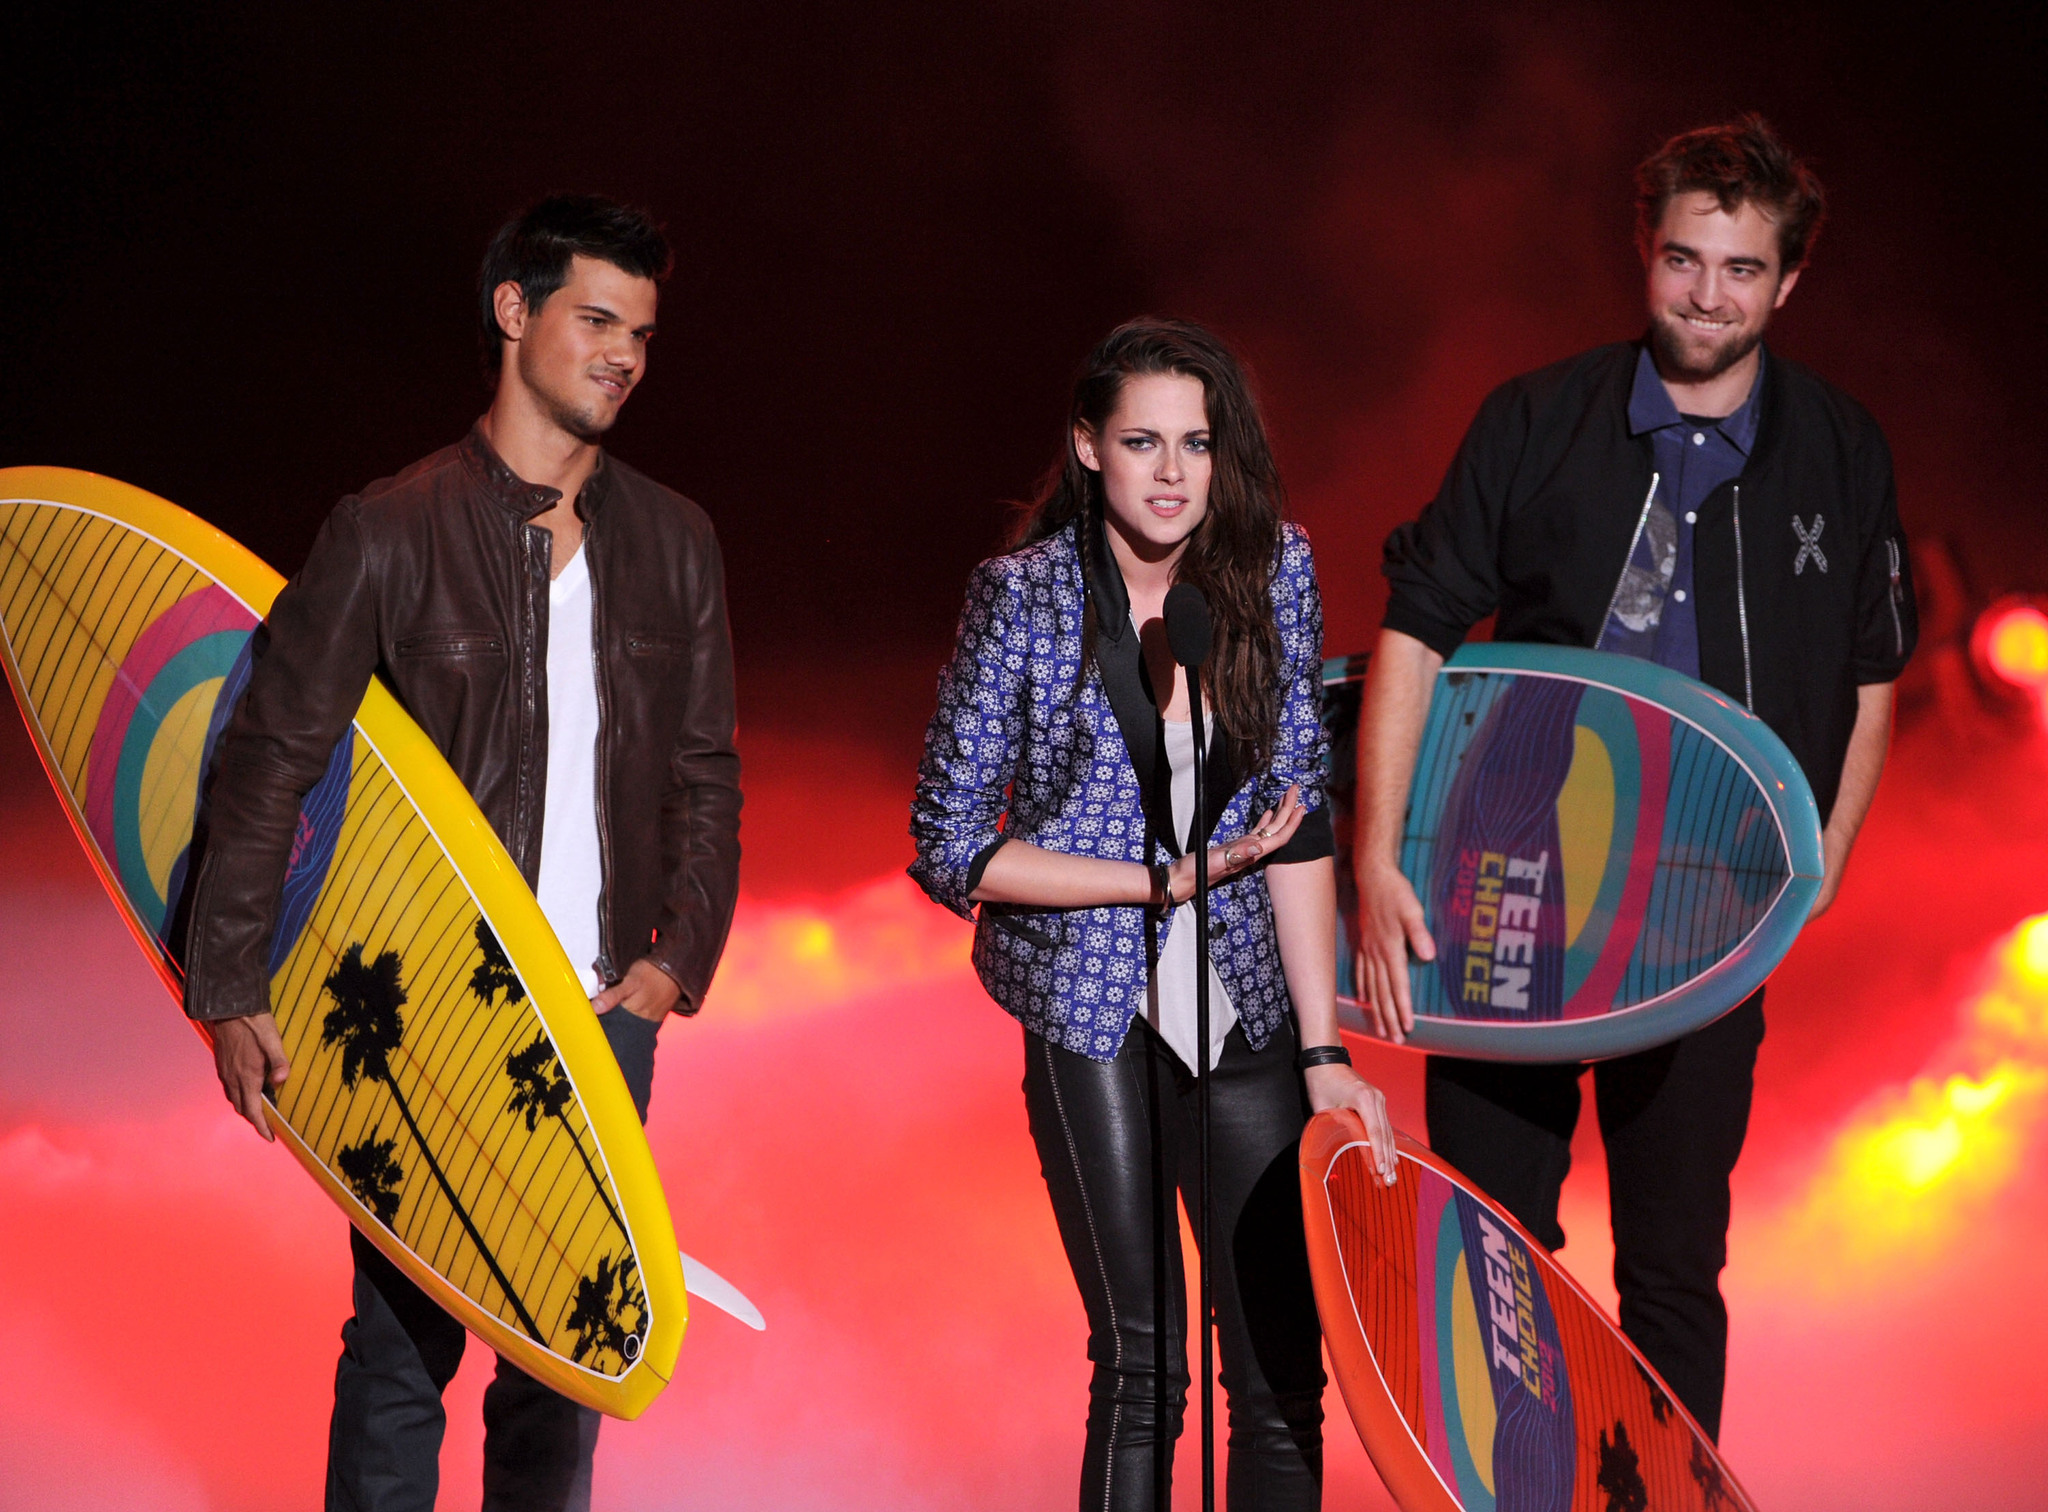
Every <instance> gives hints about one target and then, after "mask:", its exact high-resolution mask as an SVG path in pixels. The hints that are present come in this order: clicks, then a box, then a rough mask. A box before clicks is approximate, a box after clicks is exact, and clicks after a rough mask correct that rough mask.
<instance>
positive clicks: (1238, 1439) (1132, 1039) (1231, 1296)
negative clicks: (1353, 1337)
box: [1024, 1019, 1324, 1512]
mask: <svg viewBox="0 0 2048 1512" xmlns="http://www.w3.org/2000/svg"><path fill="white" fill-rule="evenodd" d="M1295 1048H1296V1042H1295V1036H1294V1031H1293V1028H1292V1026H1291V1025H1289V1026H1283V1027H1282V1029H1281V1030H1280V1032H1278V1033H1277V1034H1275V1036H1274V1037H1273V1040H1272V1042H1271V1043H1269V1044H1268V1045H1267V1046H1266V1048H1265V1049H1263V1050H1260V1051H1257V1052H1254V1051H1253V1050H1252V1048H1251V1046H1250V1044H1249V1043H1247V1041H1246V1040H1245V1037H1244V1030H1243V1028H1242V1026H1239V1027H1236V1028H1233V1029H1232V1030H1231V1031H1230V1037H1229V1039H1228V1040H1227V1041H1226V1042H1225V1045H1224V1049H1223V1056H1222V1060H1221V1062H1220V1063H1219V1064H1218V1066H1217V1067H1216V1070H1215V1072H1214V1074H1213V1081H1212V1085H1211V1088H1210V1117H1211V1132H1210V1151H1211V1160H1212V1164H1213V1170H1212V1174H1211V1183H1212V1197H1213V1200H1214V1202H1215V1213H1214V1216H1213V1219H1212V1227H1213V1233H1212V1236H1211V1237H1212V1242H1213V1248H1214V1253H1213V1254H1212V1256H1211V1261H1210V1272H1211V1276H1212V1278H1213V1286H1214V1291H1215V1302H1216V1314H1217V1334H1218V1344H1219V1347H1220V1351H1221V1356H1222V1377H1223V1389H1224V1392H1225V1394H1226V1397H1227V1399H1228V1402H1229V1424H1230V1438H1229V1451H1230V1459H1229V1472H1228V1479H1227V1482H1226V1486H1227V1491H1228V1496H1229V1506H1230V1508H1231V1512H1256V1509H1297V1508H1299V1509H1312V1508H1315V1507H1318V1506H1320V1505H1321V1502H1322V1474H1323V1448H1322V1445H1323V1438H1322V1422H1323V1386H1324V1376H1323V1364H1322V1332H1321V1328H1320V1325H1319V1324H1318V1321H1317V1317H1316V1304H1315V1293H1314V1290H1313V1287H1312V1284H1311V1282H1310V1279H1309V1270H1308V1252H1307V1248H1306V1245H1305V1243H1304V1241H1303V1238H1302V1220H1301V1179H1300V1175H1299V1173H1298V1169H1297V1167H1298V1153H1297V1152H1298V1147H1299V1144H1300V1140H1301V1130H1302V1126H1303V1124H1304V1123H1305V1122H1306V1121H1307V1114H1308V1107H1307V1102H1306V1098H1305V1096H1304V1093H1303V1090H1302V1084H1301V1077H1300V1074H1299V1073H1298V1072H1297V1071H1296V1070H1295V1066H1294V1056H1295ZM1195 1085H1196V1079H1195V1078H1194V1077H1193V1076H1192V1075H1191V1074H1190V1073H1189V1071H1188V1069H1187V1068H1186V1067H1185V1066H1184V1065H1182V1064H1181V1062H1180V1059H1179V1057H1177V1056H1176V1055H1175V1054H1174V1053H1173V1051H1171V1050H1170V1049H1168V1048H1167V1046H1166V1044H1165V1042H1164V1041H1163V1040H1161V1039H1160V1038H1159V1036H1158V1035H1157V1034H1156V1033H1155V1032H1154V1031H1153V1030H1152V1028H1151V1026H1150V1025H1149V1024H1147V1023H1145V1022H1144V1020H1142V1019H1138V1020H1134V1021H1133V1022H1132V1025H1131V1029H1130V1033H1129V1034H1128V1036H1127V1037H1126V1038H1125V1040H1124V1044H1123V1048H1122V1049H1121V1050H1119V1051H1118V1052H1117V1056H1116V1059H1115V1060H1114V1061H1111V1062H1108V1063H1103V1062H1100V1061H1093V1060H1090V1059H1088V1058H1087V1057H1086V1056H1083V1055H1077V1054H1075V1053H1073V1052H1072V1051H1069V1050H1063V1049H1061V1048H1060V1047H1058V1046H1057V1045H1054V1044H1052V1043H1051V1042H1050V1041H1048V1040H1046V1039H1044V1038H1042V1037H1041V1036H1039V1035H1036V1034H1033V1033H1031V1032H1030V1031H1028V1030H1027V1031H1026V1032H1025V1035H1024V1104H1025V1108H1026V1111H1027V1112H1028V1114H1029V1116H1030V1121H1031V1136H1032V1138H1033V1140H1034V1141H1035V1142H1036V1143H1037V1146H1038V1159H1039V1165H1040V1168H1041V1169H1042V1170H1043V1172H1044V1175H1045V1184H1046V1189H1047V1191H1048V1192H1049V1193H1050V1194H1051V1196H1052V1208H1053V1216H1054V1218H1055V1220H1056V1221H1057V1222H1058V1225H1059V1231H1060V1239H1061V1241H1062V1243H1063V1244H1064V1245H1065V1247H1066V1251H1067V1262H1068V1264H1069V1265H1070V1266H1072V1268H1073V1272H1074V1280H1075V1282H1076V1283H1077V1284H1078V1285H1079V1287H1080V1290H1081V1301H1082V1304H1083V1306H1084V1307H1085V1308H1086V1310H1087V1315H1088V1358H1089V1360H1090V1361H1092V1362H1093V1365H1094V1371H1093V1375H1092V1378H1091V1381H1090V1385H1089V1405H1088V1439H1087V1449H1086V1452H1085V1454H1084V1456H1083V1458H1082V1462H1081V1498H1080V1505H1081V1506H1082V1507H1083V1508H1084V1509H1096V1508H1100V1509H1162V1512H1163V1509H1164V1508H1166V1507H1167V1506H1168V1505H1169V1503H1170V1500H1171V1491H1172V1485H1173V1453H1174V1444H1175V1441H1176V1440H1177V1439H1178V1438H1179V1436H1180V1430H1181V1424H1182V1420H1183V1416H1184V1414H1185V1410H1186V1401H1187V1390H1188V1363H1187V1317H1186V1310H1187V1309H1186V1291H1187V1288H1186V1281H1185V1278H1184V1275H1183V1272H1182V1266H1181V1247H1180V1226H1179V1221H1178V1217H1177V1214H1176V1212H1175V1209H1174V1194H1175V1192H1176V1191H1178V1192H1179V1193H1180V1196H1181V1199H1182V1200H1183V1201H1184V1202H1185V1203H1186V1204H1187V1208H1188V1213H1189V1215H1190V1218H1191V1220H1194V1221H1195V1227H1196V1231H1197V1233H1199V1232H1200V1224H1199V1217H1198V1215H1199V1213H1200V1203H1201V1172H1200V1169H1199V1157H1198V1151H1199V1145H1198V1143H1197V1138H1198V1136H1197V1132H1196V1121H1195Z"/></svg>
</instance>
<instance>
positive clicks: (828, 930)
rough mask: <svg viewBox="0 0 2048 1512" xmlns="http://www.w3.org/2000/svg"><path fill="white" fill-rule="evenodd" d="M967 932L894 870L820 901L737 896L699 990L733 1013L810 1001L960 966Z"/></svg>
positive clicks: (791, 1007) (820, 1002) (792, 1007)
mask: <svg viewBox="0 0 2048 1512" xmlns="http://www.w3.org/2000/svg"><path fill="white" fill-rule="evenodd" d="M971 938H972V934H971V932H970V931H969V929H968V928H967V926H966V925H965V924H964V923H963V922H961V921H960V920H958V919H955V918H954V917H953V916H952V915H951V914H949V913H947V912H945V911H944V910H943V909H937V908H933V907H932V906H931V905H930V904H929V903H927V902H925V901H924V899H923V897H922V896H921V895H920V894H919V893H918V891H917V888H916V887H915V886H914V885H913V884H912V882H911V881H910V879H909V878H908V877H905V876H902V875H900V874H898V875H896V876H891V877H884V878H882V879H880V880H879V881H876V882H871V883H869V884H868V885H867V886H865V887H860V888H856V889H854V890H852V891H851V892H847V893H842V894H840V895H839V896H838V897H835V898H833V899H831V900H830V901H829V902H820V903H794V904H783V903H764V902H760V901H758V900H756V899H753V898H749V897H746V896H744V895H742V896H741V898H740V906H739V912H738V914H737V915H736V916H735V917H734V919H733V925H732V935H731V937H730V939H728V940H727V942H726V947H725V955H724V958H723V959H722V960H721V961H720V963H719V967H718V976H717V978H716V979H715V980H714V981H713V982H712V984H711V991H710V992H709V994H707V999H708V1000H709V1001H713V1002H716V1003H717V1005H718V1011H719V1013H720V1014H721V1015H724V1014H728V1013H730V1014H733V1015H736V1016H737V1017H740V1018H754V1017H758V1016H762V1015H766V1014H770V1013H784V1012H791V1011H796V1010H800V1009H805V1008H819V1007H823V1006H825V1005H826V1004H829V1003H835V1002H841V1001H843V1000H845V999H847V998H849V997H855V996H858V995H859V994H861V993H864V992H874V991H880V990H882V989H884V988H887V987H902V986H909V985H913V984H915V983H918V982H923V981H928V980H929V979H931V978H932V977H935V976H941V975H944V974H945V973H947V972H951V971H959V970H963V969H964V968H965V967H966V966H967V953H968V945H969V942H970V940H971Z"/></svg>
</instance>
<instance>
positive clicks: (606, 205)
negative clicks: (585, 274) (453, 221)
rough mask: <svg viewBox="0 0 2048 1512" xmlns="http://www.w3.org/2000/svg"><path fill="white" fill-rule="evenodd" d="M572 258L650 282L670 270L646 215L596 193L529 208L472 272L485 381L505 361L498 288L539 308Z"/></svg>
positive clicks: (564, 277) (553, 198) (564, 278)
mask: <svg viewBox="0 0 2048 1512" xmlns="http://www.w3.org/2000/svg"><path fill="white" fill-rule="evenodd" d="M579 254H580V255H582V256H584V257H595V258H597V259H598V260H599V261H601V262H608V263H610V264H611V265H612V266H613V267H615V268H618V269H619V270H621V271H622V272H626V273H631V274H632V275H633V276H634V277H636V278H651V279H653V280H654V281H655V282H656V283H660V282H661V281H662V280H663V279H665V278H667V277H668V275H669V269H670V268H672V267H673V266H674V265H675V257H674V254H673V253H671V252H670V251H669V245H668V238H667V237H666V236H664V235H663V234H662V231H661V227H659V226H657V225H656V224H655V223H654V219H653V217H651V216H650V215H648V213H647V212H646V211H645V210H640V209H636V208H634V207H633V206H631V205H622V204H620V203H618V202H617V201H616V200H608V199H603V198H600V197H599V196H597V195H595V194H554V195H550V196H549V197H548V198H546V199H544V200H541V201H540V202H539V203H537V204H534V205H532V206H529V207H528V208H527V209H525V210H523V211H521V212H520V213H519V214H518V215H515V216H514V217H513V218H512V219H511V220H509V221H507V222H505V224H504V225H502V226H500V227H499V228H498V234H497V235H495V236H493V237H492V238H491V244H490V246H489V247H488V248H487V249H485V252H484V261H483V266H482V267H481V268H479V269H478V270H477V275H476V305H477V311H476V313H477V345H478V352H479V355H480V356H481V357H482V359H483V365H484V376H485V377H486V378H487V379H489V378H495V377H496V376H497V372H498V365H499V363H500V361H501V360H502V359H503V357H504V348H505V333H504V332H503V331H502V330H500V329H499V328H498V312H497V309H496V307H495V305H494V303H493V301H494V299H495V297H496V295H497V292H498V286H499V285H500V284H506V283H516V284H518V285H519V290H520V293H521V294H523V295H524V296H525V298H526V307H527V309H528V310H532V311H538V310H539V309H540V307H541V306H542V305H544V304H546V303H547V300H548V296H549V295H551V294H553V293H554V292H555V290H557V289H559V288H561V287H562V285H563V284H565V283H567V282H568V281H569V261H570V259H571V258H573V257H575V256H577V255H579Z"/></svg>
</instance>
